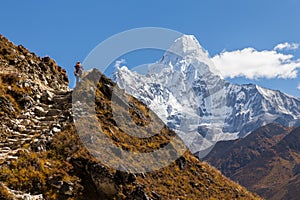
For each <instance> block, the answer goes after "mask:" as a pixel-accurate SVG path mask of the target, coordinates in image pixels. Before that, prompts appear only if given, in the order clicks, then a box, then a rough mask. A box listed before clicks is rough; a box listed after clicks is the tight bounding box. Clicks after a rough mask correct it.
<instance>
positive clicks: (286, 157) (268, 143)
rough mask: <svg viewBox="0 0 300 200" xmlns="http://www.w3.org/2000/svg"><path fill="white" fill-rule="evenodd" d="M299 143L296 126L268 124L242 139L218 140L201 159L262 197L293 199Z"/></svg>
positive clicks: (299, 159) (298, 169)
mask: <svg viewBox="0 0 300 200" xmlns="http://www.w3.org/2000/svg"><path fill="white" fill-rule="evenodd" d="M299 143H300V127H298V128H288V127H284V126H282V125H279V124H268V125H266V126H264V127H261V128H259V129H257V130H255V131H254V132H252V133H251V134H250V135H248V136H247V137H245V138H242V139H238V140H234V141H222V142H218V143H217V144H216V145H215V147H214V149H213V150H212V151H211V152H210V153H209V154H208V155H207V156H206V157H205V158H204V160H206V161H207V162H209V163H210V164H212V165H213V166H215V167H217V168H218V169H220V170H221V171H222V172H223V173H224V174H225V175H226V176H228V177H230V178H232V179H233V180H235V181H237V182H239V183H240V184H242V185H244V186H246V187H247V188H248V189H249V190H251V191H253V192H256V193H258V194H259V195H261V196H262V197H264V198H266V199H271V200H277V199H278V200H279V199H280V200H285V199H286V200H293V199H295V200H296V199H298V198H299V196H300V192H299V190H298V189H296V188H299V186H300V175H299V174H300V145H299Z"/></svg>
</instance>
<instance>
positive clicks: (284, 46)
mask: <svg viewBox="0 0 300 200" xmlns="http://www.w3.org/2000/svg"><path fill="white" fill-rule="evenodd" d="M298 48H299V44H298V43H288V42H285V43H281V44H278V45H276V46H275V47H274V50H296V49H298Z"/></svg>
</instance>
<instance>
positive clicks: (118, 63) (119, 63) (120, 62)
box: [115, 59, 126, 68]
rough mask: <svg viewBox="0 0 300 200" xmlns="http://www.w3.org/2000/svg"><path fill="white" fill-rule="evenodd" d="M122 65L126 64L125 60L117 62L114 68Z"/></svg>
mask: <svg viewBox="0 0 300 200" xmlns="http://www.w3.org/2000/svg"><path fill="white" fill-rule="evenodd" d="M122 64H126V60H125V59H121V60H117V61H116V62H115V67H117V68H119V67H120V66H121V65H122Z"/></svg>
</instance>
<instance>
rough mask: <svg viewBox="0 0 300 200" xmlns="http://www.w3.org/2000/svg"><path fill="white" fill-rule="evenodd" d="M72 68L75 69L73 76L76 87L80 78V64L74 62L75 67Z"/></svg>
mask: <svg viewBox="0 0 300 200" xmlns="http://www.w3.org/2000/svg"><path fill="white" fill-rule="evenodd" d="M74 68H75V71H74V75H75V76H76V85H77V84H78V83H79V81H80V78H81V76H82V72H83V66H82V65H81V63H80V62H76V65H75V66H74Z"/></svg>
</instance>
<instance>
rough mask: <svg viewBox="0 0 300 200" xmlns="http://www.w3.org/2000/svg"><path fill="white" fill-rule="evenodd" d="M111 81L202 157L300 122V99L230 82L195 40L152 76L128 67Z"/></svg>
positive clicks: (151, 70)
mask: <svg viewBox="0 0 300 200" xmlns="http://www.w3.org/2000/svg"><path fill="white" fill-rule="evenodd" d="M112 79H113V80H115V81H116V82H117V84H118V85H119V86H120V87H121V88H123V89H124V90H125V91H126V92H127V93H129V94H131V95H133V96H135V97H136V98H138V99H139V100H141V101H142V102H144V103H145V104H146V105H148V106H149V107H150V108H151V109H152V110H153V111H154V112H156V113H157V115H158V116H159V117H160V118H161V119H162V120H163V121H164V122H165V123H166V124H168V126H169V127H171V128H173V129H174V130H176V131H177V132H178V134H179V135H180V137H181V138H182V139H183V140H184V141H185V143H186V144H187V145H188V146H189V148H190V150H191V151H192V152H193V153H197V154H198V156H199V157H203V156H205V154H206V153H203V150H205V149H207V148H209V147H211V146H212V145H213V144H215V142H217V141H221V140H231V139H236V138H240V137H244V136H246V135H247V134H249V133H250V132H251V131H253V130H255V129H257V128H259V127H261V126H263V125H266V124H268V123H271V122H277V123H280V124H282V125H285V126H296V125H298V124H299V122H300V120H299V118H300V99H299V98H296V97H292V96H290V95H287V94H284V93H282V92H280V91H275V90H270V89H266V88H262V87H260V86H258V85H254V84H245V85H236V84H231V83H229V82H227V81H226V80H224V79H223V78H222V77H221V76H220V75H219V73H218V72H217V70H216V68H215V67H214V65H213V63H212V61H211V59H210V58H209V55H208V52H207V51H205V50H204V49H203V48H202V47H201V45H200V44H199V43H198V41H197V40H196V38H195V37H194V36H191V35H184V36H182V37H181V38H178V39H177V40H176V41H175V42H174V44H173V45H172V46H171V47H170V49H169V51H167V52H166V53H165V54H164V56H163V57H162V59H161V60H160V61H158V62H156V63H154V64H151V65H149V66H148V73H147V74H145V75H141V74H138V73H136V72H132V71H130V70H128V68H127V67H125V66H123V67H120V68H117V69H116V71H115V73H114V74H113V75H112Z"/></svg>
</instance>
